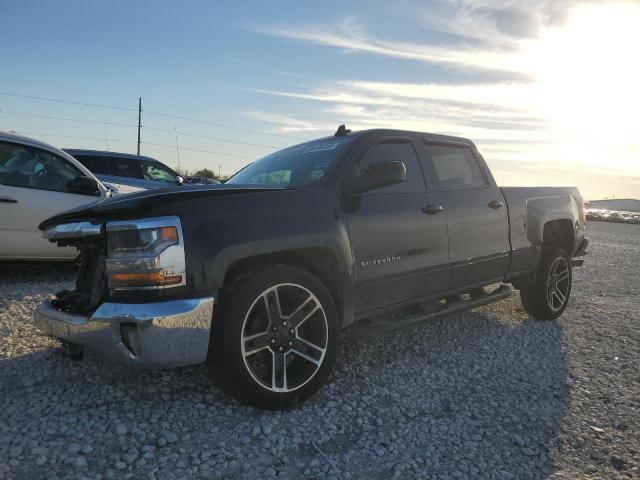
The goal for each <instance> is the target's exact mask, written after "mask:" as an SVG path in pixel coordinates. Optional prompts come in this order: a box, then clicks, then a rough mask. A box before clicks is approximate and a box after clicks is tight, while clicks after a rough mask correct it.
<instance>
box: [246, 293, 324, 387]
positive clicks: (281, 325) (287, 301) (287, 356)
mask: <svg viewBox="0 0 640 480" xmlns="http://www.w3.org/2000/svg"><path fill="white" fill-rule="evenodd" d="M327 343H328V323H327V317H326V314H325V311H324V309H323V308H322V304H321V303H320V301H319V300H318V298H317V297H316V296H315V295H314V294H313V293H312V292H311V291H309V290H308V289H307V288H305V287H303V286H301V285H298V284H294V283H283V284H278V285H274V286H272V287H270V288H268V289H267V290H265V291H264V292H262V293H261V294H260V295H259V296H258V297H257V298H256V299H255V300H254V301H253V303H252V304H251V307H250V308H249V310H248V312H247V314H246V316H245V318H244V322H243V325H242V338H241V350H242V358H243V360H244V364H245V367H246V368H247V370H248V372H249V373H250V374H251V377H252V378H253V379H254V380H255V381H256V382H257V383H258V384H259V385H261V386H262V387H263V388H266V389H267V390H270V391H272V392H277V393H286V392H291V391H293V390H297V389H298V388H300V387H302V386H303V385H305V384H306V383H307V382H309V381H310V380H311V379H312V378H313V377H314V376H315V374H316V373H317V372H318V370H319V369H320V367H321V365H322V361H323V360H324V357H325V354H326V351H327Z"/></svg>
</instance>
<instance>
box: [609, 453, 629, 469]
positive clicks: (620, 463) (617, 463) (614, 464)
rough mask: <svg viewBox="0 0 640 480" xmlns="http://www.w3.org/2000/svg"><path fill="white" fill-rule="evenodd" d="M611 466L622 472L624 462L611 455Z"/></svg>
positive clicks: (624, 465)
mask: <svg viewBox="0 0 640 480" xmlns="http://www.w3.org/2000/svg"><path fill="white" fill-rule="evenodd" d="M611 466H612V467H613V468H615V469H616V470H624V469H625V467H626V462H625V461H624V460H623V459H622V458H620V457H617V456H615V455H612V456H611Z"/></svg>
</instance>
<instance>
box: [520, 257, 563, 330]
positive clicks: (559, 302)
mask: <svg viewBox="0 0 640 480" xmlns="http://www.w3.org/2000/svg"><path fill="white" fill-rule="evenodd" d="M572 280H573V276H572V272H571V266H570V265H569V257H568V256H567V253H566V252H565V251H564V250H562V249H560V248H557V247H543V249H542V256H541V257H540V262H539V263H538V269H537V271H536V275H535V281H534V282H533V283H531V284H528V285H524V286H523V287H522V288H521V289H520V300H521V302H522V307H523V308H524V310H525V311H526V312H527V313H528V314H529V315H531V316H532V317H535V318H539V319H542V320H555V319H556V318H558V317H559V316H560V315H562V312H564V310H565V308H567V305H568V303H569V297H570V295H571V283H572Z"/></svg>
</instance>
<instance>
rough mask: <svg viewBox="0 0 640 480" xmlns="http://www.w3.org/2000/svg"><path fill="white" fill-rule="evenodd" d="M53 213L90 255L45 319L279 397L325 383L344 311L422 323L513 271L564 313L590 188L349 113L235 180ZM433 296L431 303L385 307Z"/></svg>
mask: <svg viewBox="0 0 640 480" xmlns="http://www.w3.org/2000/svg"><path fill="white" fill-rule="evenodd" d="M41 228H42V230H43V231H44V232H43V235H44V236H45V237H46V238H49V239H51V240H53V241H57V242H58V243H60V244H63V245H76V246H77V247H78V248H79V249H80V251H81V254H82V264H83V265H84V268H83V269H82V270H81V273H80V276H79V278H78V281H77V284H76V285H77V286H76V289H75V290H74V291H66V292H60V293H58V295H57V298H56V299H55V300H53V301H52V302H45V303H44V304H43V305H42V306H40V307H39V308H38V309H37V311H36V313H35V322H36V324H37V325H38V326H39V328H40V329H42V330H43V331H45V332H47V333H49V334H51V335H54V336H56V337H59V338H61V339H63V340H65V341H66V342H70V343H71V344H72V345H77V344H81V345H83V346H85V347H86V348H88V349H91V350H93V351H95V352H96V353H98V354H100V355H101V356H103V357H105V358H109V359H111V360H114V361H118V362H121V363H123V364H125V365H129V366H131V367H163V366H164V367H173V366H179V365H189V364H196V363H201V362H206V364H207V365H208V366H209V367H210V368H211V371H212V373H213V374H214V375H215V376H216V377H217V378H218V381H219V383H220V385H221V386H222V388H224V389H225V391H227V392H228V393H229V394H230V395H232V396H233V397H235V398H236V399H238V400H239V401H241V402H245V403H248V404H252V405H256V406H258V407H262V408H269V409H278V408H287V407H289V406H291V405H294V404H296V403H299V402H302V401H304V400H305V399H307V398H309V397H310V396H311V395H312V394H313V393H314V392H316V391H317V390H318V389H319V388H320V387H321V386H322V385H323V384H324V383H325V382H326V381H327V379H328V378H329V375H330V374H331V371H332V369H333V366H334V364H335V361H336V355H337V353H338V349H339V344H338V331H339V330H340V329H342V328H345V327H348V326H351V327H353V328H354V334H355V335H373V334H378V333H386V332H389V331H394V330H397V329H402V328H409V327H414V326H416V325H417V324H419V323H421V322H424V321H426V320H429V319H432V318H435V317H437V316H441V315H449V314H452V313H457V312H460V311H463V310H467V309H470V308H473V307H477V306H479V305H483V304H487V303H489V302H493V301H496V300H499V299H502V298H505V297H507V296H508V295H510V294H511V292H512V288H511V287H510V286H509V285H508V283H511V284H513V286H514V287H515V288H517V289H519V290H520V296H521V298H522V304H523V307H524V309H525V310H526V311H527V312H528V313H529V314H530V315H532V316H534V317H537V318H540V319H555V318H557V317H558V316H560V315H561V314H562V312H563V311H564V309H565V308H566V307H567V304H568V302H569V295H570V293H571V282H572V267H574V266H579V265H581V264H582V260H581V259H580V258H579V257H581V256H582V255H584V254H585V253H586V247H587V244H588V241H587V239H586V238H585V215H584V206H583V202H582V196H581V195H580V193H579V192H578V190H577V189H576V188H573V187H566V188H565V187H558V188H552V187H539V188H535V187H534V188H520V187H511V188H499V187H498V186H497V185H496V183H495V181H494V179H493V176H492V175H491V172H490V171H489V169H488V168H487V165H486V163H485V161H484V160H483V158H482V156H481V155H480V153H479V152H478V151H477V149H476V147H475V145H474V144H473V143H472V142H471V141H469V140H465V139H462V138H455V137H449V136H441V135H430V134H425V133H416V132H407V131H397V130H368V131H362V132H359V133H349V132H348V131H347V130H345V129H344V128H343V127H341V128H340V129H338V132H336V134H335V136H332V137H327V138H322V139H319V140H314V141H309V142H306V143H302V144H300V145H296V146H293V147H290V148H287V149H284V150H281V151H278V152H276V153H273V154H271V155H269V156H267V157H265V158H263V159H261V160H258V161H256V162H255V163H253V164H252V165H250V166H248V167H246V168H244V169H243V170H241V171H240V172H238V173H237V174H236V175H234V176H233V177H231V178H230V179H229V180H228V181H226V182H225V183H224V184H222V185H210V186H202V187H195V186H194V187H192V188H189V189H180V188H173V189H166V190H164V191H146V192H140V193H135V194H131V195H128V196H127V197H121V198H119V199H114V200H111V201H109V202H103V203H101V204H98V205H94V206H92V207H91V208H90V209H86V208H80V209H75V210H73V211H70V212H67V213H65V214H62V215H57V216H56V217H53V218H51V219H49V220H47V221H45V222H43V223H42V225H41ZM501 282H502V285H501V286H499V287H497V288H493V289H486V288H485V287H487V286H491V285H494V284H496V283H501ZM428 301H431V302H432V303H431V307H430V309H428V310H426V313H425V315H423V316H421V317H416V316H413V317H410V318H409V319H406V318H404V319H399V318H402V316H389V315H386V316H385V315H380V314H381V312H386V311H388V310H389V309H392V308H396V307H399V306H406V305H409V304H418V302H419V304H420V305H424V304H425V302H428ZM214 306H215V308H214ZM214 312H215V313H214ZM375 318H377V320H374V321H372V320H371V319H375Z"/></svg>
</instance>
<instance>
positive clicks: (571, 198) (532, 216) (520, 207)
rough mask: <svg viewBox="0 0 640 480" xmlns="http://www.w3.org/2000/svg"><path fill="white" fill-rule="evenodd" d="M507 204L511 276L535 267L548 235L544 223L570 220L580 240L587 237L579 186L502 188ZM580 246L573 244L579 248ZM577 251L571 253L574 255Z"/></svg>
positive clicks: (568, 221) (521, 273) (567, 221)
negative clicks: (582, 217)
mask: <svg viewBox="0 0 640 480" xmlns="http://www.w3.org/2000/svg"><path fill="white" fill-rule="evenodd" d="M500 190H501V191H502V195H503V197H504V199H505V201H506V204H507V211H508V217H509V241H510V244H511V262H510V266H509V273H508V277H509V278H515V277H518V276H520V275H523V274H526V273H529V272H531V271H532V270H533V269H535V267H536V265H537V263H538V258H539V255H540V247H541V245H542V241H543V238H544V225H545V223H547V222H550V221H559V222H566V223H567V226H568V228H571V229H573V228H574V226H575V228H576V229H577V231H576V232H575V238H576V242H575V243H577V240H578V239H580V238H582V237H584V226H583V225H584V223H583V222H580V221H578V220H579V219H580V217H581V215H583V213H584V203H583V198H582V195H581V194H580V192H579V191H578V189H577V188H576V187H500ZM575 248H577V245H573V246H572V249H573V250H574V251H575ZM574 251H571V252H569V256H571V255H572V254H573V253H574Z"/></svg>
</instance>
